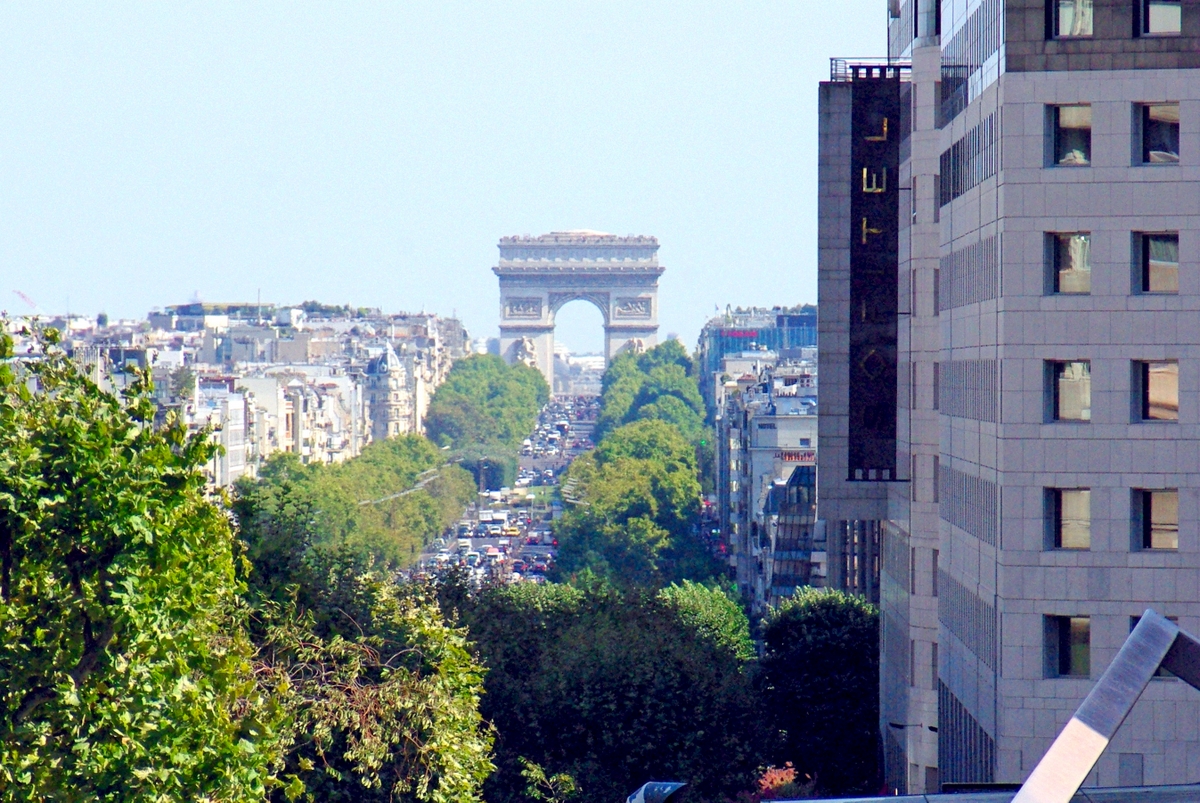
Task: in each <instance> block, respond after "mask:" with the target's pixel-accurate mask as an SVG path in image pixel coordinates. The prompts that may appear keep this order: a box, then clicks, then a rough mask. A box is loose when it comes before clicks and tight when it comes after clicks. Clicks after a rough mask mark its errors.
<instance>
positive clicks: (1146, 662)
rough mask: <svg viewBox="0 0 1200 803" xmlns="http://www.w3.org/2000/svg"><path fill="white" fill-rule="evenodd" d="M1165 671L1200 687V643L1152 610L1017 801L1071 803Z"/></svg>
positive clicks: (1052, 747)
mask: <svg viewBox="0 0 1200 803" xmlns="http://www.w3.org/2000/svg"><path fill="white" fill-rule="evenodd" d="M1159 667H1162V668H1163V669H1166V670H1168V671H1170V672H1172V673H1174V674H1175V676H1176V677H1178V678H1179V679H1180V680H1183V681H1184V682H1186V683H1187V684H1188V685H1190V686H1192V687H1193V688H1196V689H1200V641H1198V640H1197V639H1196V637H1195V636H1192V635H1191V634H1189V633H1187V632H1185V631H1183V630H1180V629H1179V627H1178V626H1177V625H1176V624H1175V623H1174V622H1171V621H1168V620H1167V619H1165V618H1163V617H1162V616H1160V615H1158V614H1157V613H1155V612H1154V611H1153V610H1147V611H1146V612H1145V613H1144V614H1142V618H1141V619H1140V620H1139V621H1138V623H1137V627H1135V628H1134V629H1133V632H1132V633H1130V634H1129V638H1128V639H1126V640H1125V643H1124V644H1123V645H1122V646H1121V650H1120V651H1119V652H1118V653H1117V656H1116V658H1114V659H1113V662H1112V663H1111V664H1109V666H1108V669H1106V670H1105V671H1104V674H1103V675H1101V677H1100V680H1099V681H1098V682H1097V683H1096V685H1095V687H1094V688H1093V689H1092V690H1091V692H1090V693H1089V694H1088V696H1087V697H1086V698H1084V701H1083V704H1082V705H1080V706H1079V709H1078V710H1077V711H1076V712H1075V715H1074V716H1072V717H1071V719H1070V721H1069V722H1067V724H1066V726H1065V727H1064V728H1063V729H1062V732H1060V733H1059V734H1058V738H1057V739H1055V740H1054V744H1052V745H1050V749H1049V750H1047V751H1046V755H1044V756H1042V760H1041V761H1040V762H1038V765H1037V766H1036V767H1034V768H1033V772H1031V773H1030V774H1029V778H1028V779H1027V780H1026V781H1025V784H1024V786H1022V787H1021V789H1020V791H1018V792H1017V794H1016V797H1014V798H1013V803H1068V801H1070V800H1071V798H1072V797H1073V796H1074V795H1075V793H1076V792H1077V791H1079V787H1080V786H1081V785H1082V784H1083V781H1084V779H1085V778H1087V775H1088V773H1089V772H1091V771H1092V767H1094V766H1096V762H1097V761H1098V760H1099V759H1100V754H1101V753H1103V752H1104V749H1105V748H1106V747H1108V743H1109V742H1110V741H1112V738H1113V736H1114V735H1115V734H1116V732H1117V728H1119V727H1121V723H1122V722H1124V721H1125V717H1126V716H1128V715H1129V712H1130V711H1131V710H1133V705H1134V703H1136V702H1137V701H1138V698H1139V697H1141V696H1142V692H1143V691H1145V689H1146V684H1148V683H1149V682H1150V679H1151V678H1152V677H1154V673H1155V672H1157V671H1158V669H1159Z"/></svg>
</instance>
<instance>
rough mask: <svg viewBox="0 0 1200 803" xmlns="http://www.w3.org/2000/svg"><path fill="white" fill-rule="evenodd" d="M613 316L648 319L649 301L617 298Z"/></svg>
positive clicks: (646, 299) (645, 299)
mask: <svg viewBox="0 0 1200 803" xmlns="http://www.w3.org/2000/svg"><path fill="white" fill-rule="evenodd" d="M613 315H614V316H615V317H617V318H649V317H650V299H648V298H618V299H617V303H616V305H615V306H614V307H613Z"/></svg>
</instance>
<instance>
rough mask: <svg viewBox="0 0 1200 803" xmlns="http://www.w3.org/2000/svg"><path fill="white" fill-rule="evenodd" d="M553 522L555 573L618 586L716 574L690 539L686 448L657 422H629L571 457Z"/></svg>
mask: <svg viewBox="0 0 1200 803" xmlns="http://www.w3.org/2000/svg"><path fill="white" fill-rule="evenodd" d="M562 487H563V494H564V498H565V499H566V501H567V503H568V509H567V512H566V513H565V515H564V516H563V518H562V519H560V520H559V521H558V522H557V523H556V532H557V533H558V538H559V545H560V546H559V552H558V571H559V573H560V574H562V575H570V574H572V573H576V572H580V571H584V570H591V571H593V572H596V573H597V574H600V575H602V576H604V577H606V578H608V579H609V580H611V581H613V582H617V583H622V584H635V585H648V586H658V585H662V584H663V583H666V582H671V581H672V580H682V579H687V578H692V579H703V578H706V577H709V576H712V575H713V574H714V573H715V572H716V567H715V565H714V564H713V562H712V559H711V557H710V556H709V555H708V553H707V551H706V549H705V548H704V546H703V545H702V544H701V543H700V542H699V540H698V539H697V537H696V523H697V519H698V516H699V511H700V482H699V480H698V478H697V475H696V458H695V453H694V450H693V449H692V446H691V445H690V444H689V443H688V442H687V441H686V440H685V439H684V437H683V436H682V435H681V434H680V433H679V431H678V429H676V428H675V427H673V426H671V425H670V424H667V423H665V422H663V421H653V420H647V421H635V422H634V423H632V424H626V425H625V426H623V427H620V428H619V429H616V430H614V431H612V432H610V433H609V434H608V435H607V436H606V437H605V438H604V439H603V440H602V441H601V442H600V444H599V445H598V446H597V447H596V448H595V449H594V450H593V451H591V452H589V453H588V454H586V455H583V456H582V457H579V458H576V460H575V461H574V462H573V463H572V464H571V467H570V468H569V469H568V470H567V473H566V479H565V482H564V483H563V486H562Z"/></svg>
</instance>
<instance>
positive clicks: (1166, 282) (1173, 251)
mask: <svg viewBox="0 0 1200 803" xmlns="http://www.w3.org/2000/svg"><path fill="white" fill-rule="evenodd" d="M1142 292H1143V293H1178V292H1179V235H1178V234H1143V235H1142Z"/></svg>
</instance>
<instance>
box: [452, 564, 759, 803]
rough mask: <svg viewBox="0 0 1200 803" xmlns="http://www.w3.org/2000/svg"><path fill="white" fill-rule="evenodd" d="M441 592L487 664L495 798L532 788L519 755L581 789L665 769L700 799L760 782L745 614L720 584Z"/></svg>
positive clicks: (594, 799) (515, 797)
mask: <svg viewBox="0 0 1200 803" xmlns="http://www.w3.org/2000/svg"><path fill="white" fill-rule="evenodd" d="M442 593H443V601H444V603H445V604H447V605H448V606H450V607H452V608H453V609H454V610H455V611H457V612H458V614H459V615H460V616H461V617H462V620H463V621H464V622H465V623H466V624H467V626H468V629H469V631H470V633H471V637H472V640H473V641H474V642H475V644H476V649H477V650H478V653H479V656H480V658H481V659H482V660H483V662H484V663H485V664H486V665H487V667H488V674H487V677H486V680H485V689H486V694H485V695H484V697H483V703H482V710H483V714H484V716H485V718H486V719H488V720H489V721H491V722H492V724H493V725H494V726H495V728H496V731H497V736H496V765H497V772H496V773H495V774H494V775H493V776H492V777H491V778H490V779H489V780H488V782H487V784H486V785H485V796H486V797H487V799H488V800H489V801H491V802H492V803H516V801H524V800H525V799H526V797H525V796H526V789H527V785H528V784H527V779H528V776H527V775H523V772H522V771H523V769H526V767H525V765H524V763H523V761H524V760H528V761H532V762H535V763H536V764H538V765H539V766H540V767H544V768H545V770H544V771H545V772H546V773H551V774H553V773H566V774H568V775H570V776H571V778H573V779H574V780H575V781H576V782H577V784H578V787H579V789H580V790H581V792H580V797H579V800H580V801H582V803H600V802H601V801H603V803H609V801H612V800H621V799H623V798H624V797H625V796H626V795H628V794H629V792H630V791H631V789H632V788H634V787H637V786H640V785H641V784H642V783H645V782H646V781H649V780H655V779H662V778H686V779H688V781H689V784H690V786H691V788H692V790H693V794H695V795H696V796H697V798H698V799H702V800H718V799H722V798H723V797H725V796H731V795H732V794H734V793H736V792H737V791H738V790H740V789H745V788H748V787H749V786H750V785H751V784H752V783H753V779H754V774H755V773H754V768H755V767H756V765H757V763H758V761H759V757H760V755H761V749H760V739H761V737H760V731H759V723H758V722H757V721H756V716H755V714H756V707H755V704H754V697H753V693H754V688H753V674H752V667H751V665H750V664H749V663H748V662H747V660H746V653H745V651H744V646H745V643H744V642H742V641H741V639H742V637H743V636H744V634H745V633H746V632H747V628H748V625H747V624H746V622H745V617H744V616H742V615H741V612H740V611H739V610H738V609H737V608H736V606H734V605H732V603H730V602H729V600H728V599H727V598H726V597H725V595H724V594H723V593H721V592H720V591H718V590H712V589H707V588H704V587H702V586H695V585H692V586H685V587H684V588H682V589H668V590H666V591H663V592H660V593H657V594H655V593H651V592H648V591H646V590H644V589H634V590H627V591H621V590H618V589H616V588H614V587H613V586H610V585H608V584H605V583H603V582H599V581H597V580H595V578H592V579H590V580H589V581H588V582H585V583H583V584H581V586H571V585H556V584H546V585H534V584H518V585H515V586H499V587H493V588H485V589H484V590H483V591H481V592H479V593H478V594H477V595H471V594H467V593H465V592H463V591H462V589H461V588H460V589H458V590H455V589H453V588H444V589H443V592H442ZM739 616H740V617H741V623H740V624H738V623H736V622H734V619H736V618H737V617H739ZM733 633H737V634H741V635H737V636H733V637H731V634H733Z"/></svg>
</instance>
